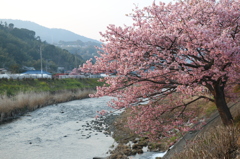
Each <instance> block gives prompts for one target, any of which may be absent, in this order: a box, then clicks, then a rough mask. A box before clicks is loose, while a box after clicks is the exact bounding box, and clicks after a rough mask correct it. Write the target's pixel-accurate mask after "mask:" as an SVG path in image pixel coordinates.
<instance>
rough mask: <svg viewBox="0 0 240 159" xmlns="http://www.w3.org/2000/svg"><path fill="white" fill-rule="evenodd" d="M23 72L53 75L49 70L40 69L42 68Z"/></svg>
mask: <svg viewBox="0 0 240 159" xmlns="http://www.w3.org/2000/svg"><path fill="white" fill-rule="evenodd" d="M22 74H47V75H51V73H49V72H46V71H40V70H29V71H26V72H23V73H22Z"/></svg>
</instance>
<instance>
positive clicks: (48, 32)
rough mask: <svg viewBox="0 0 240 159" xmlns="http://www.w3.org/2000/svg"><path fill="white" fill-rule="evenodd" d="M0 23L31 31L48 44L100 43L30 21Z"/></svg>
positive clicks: (7, 20)
mask: <svg viewBox="0 0 240 159" xmlns="http://www.w3.org/2000/svg"><path fill="white" fill-rule="evenodd" d="M0 22H2V24H4V23H5V22H6V23H7V24H10V23H12V24H14V26H15V27H17V28H25V29H28V30H33V31H34V32H35V33H36V36H39V37H41V40H42V41H46V42H48V43H50V44H55V43H58V42H59V41H61V40H64V41H77V40H81V41H83V42H88V41H90V42H96V43H100V42H99V41H97V40H94V39H90V38H87V37H84V36H81V35H78V34H75V33H73V32H71V31H68V30H65V29H56V28H47V27H44V26H41V25H39V24H37V23H34V22H30V21H22V20H13V19H0Z"/></svg>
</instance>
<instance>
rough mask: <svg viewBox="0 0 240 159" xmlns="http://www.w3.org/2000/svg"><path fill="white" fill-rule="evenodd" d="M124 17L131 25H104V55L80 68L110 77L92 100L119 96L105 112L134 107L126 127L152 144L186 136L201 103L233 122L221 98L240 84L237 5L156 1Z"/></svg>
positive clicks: (210, 0) (230, 0) (225, 0)
mask: <svg viewBox="0 0 240 159" xmlns="http://www.w3.org/2000/svg"><path fill="white" fill-rule="evenodd" d="M129 16H130V17H132V19H133V24H132V26H124V27H117V26H115V25H109V26H108V28H107V31H106V32H105V33H101V35H102V37H103V38H104V40H103V42H104V45H103V46H102V48H101V50H100V52H99V54H100V55H101V57H96V59H97V61H96V63H95V64H92V63H91V60H89V61H87V62H86V64H84V65H83V67H81V68H79V69H80V70H82V71H85V72H92V73H106V74H108V75H109V76H107V77H105V78H104V79H102V80H103V81H105V82H106V85H104V86H102V87H98V88H97V93H96V94H94V95H93V96H94V97H99V96H105V95H109V96H114V97H116V98H117V100H113V101H112V102H111V103H110V106H111V107H113V108H116V109H121V108H131V113H132V115H131V117H130V118H129V120H128V124H129V126H130V128H132V129H134V130H135V131H136V132H137V133H139V134H142V135H149V137H151V138H152V139H158V138H161V137H166V136H171V135H173V134H174V133H175V131H187V130H189V129H190V128H191V126H192V123H196V122H198V119H197V118H196V116H195V115H194V113H195V112H194V110H195V109H193V108H194V103H196V102H197V101H198V100H200V99H206V100H208V101H211V102H213V103H215V105H216V107H217V110H218V112H219V114H220V117H221V119H222V122H223V124H224V125H229V124H231V123H232V120H233V117H232V115H231V112H230V111H229V108H228V106H227V102H226V97H229V98H230V97H234V94H232V93H231V92H233V91H232V89H233V87H234V85H235V84H236V83H237V81H238V79H239V66H240V64H239V63H240V1H239V0H218V1H215V0H183V1H177V2H175V3H169V4H165V3H162V2H160V3H159V4H158V5H157V4H155V3H153V5H152V6H149V7H145V8H143V9H139V8H137V7H136V9H135V10H134V12H133V13H132V14H130V15H129ZM113 74H114V76H113ZM206 90H207V91H208V92H209V93H210V94H211V95H209V94H208V93H206V92H205V91H206ZM190 105H191V106H190ZM196 106H197V105H196Z"/></svg>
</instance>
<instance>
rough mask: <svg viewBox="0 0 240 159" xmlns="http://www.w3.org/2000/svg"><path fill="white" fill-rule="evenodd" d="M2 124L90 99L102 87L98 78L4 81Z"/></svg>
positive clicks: (1, 87) (0, 100) (0, 106)
mask: <svg viewBox="0 0 240 159" xmlns="http://www.w3.org/2000/svg"><path fill="white" fill-rule="evenodd" d="M0 82H1V85H0V103H1V104H0V122H4V121H8V120H12V119H14V118H17V117H19V116H21V115H23V114H25V113H27V112H29V111H33V110H36V109H38V108H41V107H44V106H47V105H51V104H56V103H62V102H67V101H71V100H76V99H83V98H88V97H89V94H92V93H94V92H95V90H96V86H99V85H101V83H100V82H97V79H61V80H59V79H23V80H13V79H1V80H0Z"/></svg>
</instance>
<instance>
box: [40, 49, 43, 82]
mask: <svg viewBox="0 0 240 159" xmlns="http://www.w3.org/2000/svg"><path fill="white" fill-rule="evenodd" d="M40 59H41V76H42V78H43V69H42V46H40Z"/></svg>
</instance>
